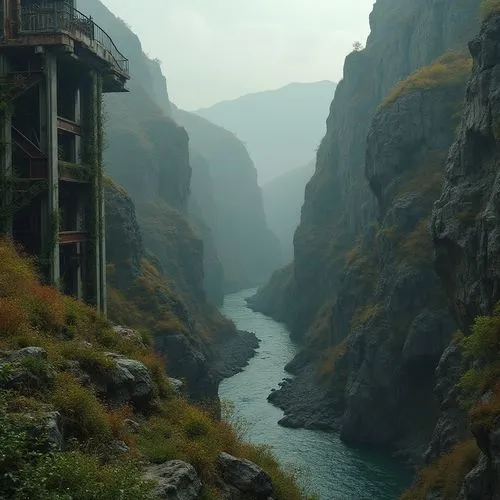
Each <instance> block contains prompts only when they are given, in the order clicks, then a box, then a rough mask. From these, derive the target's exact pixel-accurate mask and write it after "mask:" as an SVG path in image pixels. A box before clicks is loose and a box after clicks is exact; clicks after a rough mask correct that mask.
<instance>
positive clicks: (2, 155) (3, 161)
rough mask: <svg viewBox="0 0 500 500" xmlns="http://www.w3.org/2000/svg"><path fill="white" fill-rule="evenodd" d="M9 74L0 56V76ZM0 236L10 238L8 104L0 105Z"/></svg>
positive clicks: (10, 119) (9, 124)
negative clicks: (0, 190)
mask: <svg viewBox="0 0 500 500" xmlns="http://www.w3.org/2000/svg"><path fill="white" fill-rule="evenodd" d="M8 73H9V67H8V62H7V58H6V57H5V55H0V76H1V77H4V76H6V75H7V74H8ZM0 104H1V105H2V108H3V109H2V111H1V112H0V121H1V123H0V183H1V184H0V185H1V187H2V192H1V193H0V210H1V211H2V215H1V217H0V234H4V235H7V236H12V217H13V215H14V213H13V206H12V203H13V192H12V190H13V186H12V183H11V180H12V110H11V103H10V102H3V103H0Z"/></svg>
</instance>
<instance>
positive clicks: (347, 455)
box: [219, 290, 411, 500]
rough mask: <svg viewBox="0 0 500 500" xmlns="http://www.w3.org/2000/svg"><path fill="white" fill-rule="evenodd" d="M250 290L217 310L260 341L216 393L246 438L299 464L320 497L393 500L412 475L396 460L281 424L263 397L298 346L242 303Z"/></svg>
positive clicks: (332, 435)
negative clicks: (242, 426) (232, 412)
mask: <svg viewBox="0 0 500 500" xmlns="http://www.w3.org/2000/svg"><path fill="white" fill-rule="evenodd" d="M253 293H255V290H245V291H243V292H239V293H236V294H231V295H228V296H226V298H225V302H224V306H223V308H222V312H223V313H224V314H225V315H226V316H228V317H229V318H231V319H232V320H233V321H234V322H235V323H236V325H237V327H238V328H239V329H241V330H247V331H252V332H254V333H255V334H256V335H257V337H258V338H259V339H260V340H261V345H260V348H259V350H258V352H257V355H256V356H255V357H254V358H253V359H252V360H251V361H250V363H249V365H248V366H247V368H246V369H245V370H244V371H243V372H241V373H239V374H238V375H235V376H234V377H231V378H229V379H226V380H224V381H223V382H222V383H221V385H220V390H219V394H220V397H221V398H222V399H223V400H227V401H232V402H233V403H234V406H235V412H236V415H237V417H240V418H242V419H243V420H244V421H246V422H248V424H249V426H248V432H247V438H248V439H249V440H250V441H251V442H253V443H256V444H268V445H271V446H272V448H273V451H274V454H275V455H276V456H277V457H278V458H279V460H280V461H281V462H282V463H284V464H287V465H289V466H291V467H293V468H296V469H299V471H300V475H299V477H300V481H301V483H302V486H303V487H304V488H306V489H307V490H308V491H310V492H314V493H315V494H317V495H319V498H320V499H321V500H396V499H397V498H398V496H399V494H400V493H401V491H402V490H403V489H404V488H405V487H406V486H407V485H408V484H409V482H410V479H411V475H410V472H409V471H408V470H407V469H406V468H404V467H403V466H402V465H401V463H399V462H398V461H396V460H394V459H392V458H391V457H388V456H387V455H384V454H381V453H377V452H374V451H373V450H364V449H353V448H350V447H348V446H346V445H345V444H344V443H343V442H342V441H341V440H340V439H339V436H338V435H337V434H335V433H326V432H321V431H313V430H306V429H287V428H283V427H280V426H279V425H278V423H277V422H278V421H279V420H280V419H281V418H282V416H283V412H282V411H281V410H279V409H278V408H275V407H274V406H272V405H271V404H269V403H268V402H267V396H268V394H269V393H270V392H271V390H272V389H273V388H277V387H278V384H279V382H281V380H283V378H285V377H289V376H290V375H289V374H287V373H286V372H285V370H284V366H285V365H286V364H287V363H288V362H289V361H290V360H291V359H292V358H293V357H294V355H295V353H296V351H297V346H296V345H295V344H294V343H293V342H292V341H291V340H290V337H289V335H288V331H287V329H286V327H285V326H284V325H282V324H280V323H277V322H276V321H274V320H272V319H270V318H268V317H266V316H264V315H262V314H259V313H255V312H253V311H251V310H250V309H248V308H247V307H246V302H245V298H246V297H249V296H251V295H252V294H253Z"/></svg>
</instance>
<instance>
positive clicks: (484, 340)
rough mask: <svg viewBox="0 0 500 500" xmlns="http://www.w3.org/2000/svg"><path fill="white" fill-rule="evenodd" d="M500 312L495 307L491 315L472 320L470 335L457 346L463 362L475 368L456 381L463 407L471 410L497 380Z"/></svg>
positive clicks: (498, 371)
mask: <svg viewBox="0 0 500 500" xmlns="http://www.w3.org/2000/svg"><path fill="white" fill-rule="evenodd" d="M499 313H500V310H499V307H497V308H496V309H495V311H494V314H493V315H492V316H480V317H478V318H476V320H475V321H474V324H473V327H472V331H471V334H470V335H468V336H466V337H464V338H463V339H462V340H461V341H460V343H459V345H460V347H461V349H462V351H463V355H464V357H465V358H466V359H467V360H474V361H475V365H474V366H473V367H472V368H470V369H469V370H468V371H467V372H466V373H465V374H464V375H463V376H462V378H461V379H460V381H459V383H458V388H459V390H460V392H461V401H462V404H463V405H464V406H465V407H469V408H470V407H471V406H472V405H473V404H474V403H475V402H476V401H477V400H478V399H479V398H480V397H481V395H482V394H483V393H484V392H486V391H487V390H489V389H491V388H493V387H494V386H495V385H496V383H497V381H498V380H499V379H500V362H499V361H498V351H499V348H500V314H499Z"/></svg>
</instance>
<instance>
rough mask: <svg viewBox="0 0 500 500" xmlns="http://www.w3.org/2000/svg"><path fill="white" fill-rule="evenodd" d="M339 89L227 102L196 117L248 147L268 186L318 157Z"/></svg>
mask: <svg viewBox="0 0 500 500" xmlns="http://www.w3.org/2000/svg"><path fill="white" fill-rule="evenodd" d="M335 89H336V84H335V83H333V82H330V81H321V82H314V83H291V84H289V85H286V86H285V87H282V88H279V89H276V90H270V91H265V92H257V93H253V94H248V95H245V96H242V97H239V98H237V99H234V100H229V101H223V102H220V103H218V104H215V105H214V106H211V107H209V108H204V109H199V110H197V111H195V112H194V113H195V114H197V115H199V116H201V117H203V118H206V119H207V120H209V121H211V122H212V123H215V124H217V125H219V126H221V127H223V128H225V129H227V130H230V131H231V132H233V133H234V134H235V135H236V136H237V137H238V139H240V140H241V141H242V142H244V143H245V145H246V147H247V149H248V151H249V153H250V156H251V157H252V159H253V161H254V163H255V167H256V169H257V171H258V178H259V184H260V185H264V184H265V183H267V182H269V181H271V180H272V179H274V178H276V177H279V176H280V175H282V174H285V173H286V172H289V171H290V170H293V169H294V168H296V167H298V166H299V165H305V164H307V163H308V162H309V161H310V160H311V158H313V157H314V156H315V153H316V149H317V147H318V145H319V142H320V140H321V138H322V137H323V136H324V135H325V132H326V118H327V116H328V111H329V108H330V104H331V102H332V99H333V96H334V93H335Z"/></svg>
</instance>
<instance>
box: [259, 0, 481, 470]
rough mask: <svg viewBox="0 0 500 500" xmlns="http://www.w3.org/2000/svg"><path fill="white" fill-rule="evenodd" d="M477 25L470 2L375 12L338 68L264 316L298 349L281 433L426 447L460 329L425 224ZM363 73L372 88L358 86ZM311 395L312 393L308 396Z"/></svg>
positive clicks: (381, 7) (395, 6)
mask: <svg viewBox="0 0 500 500" xmlns="http://www.w3.org/2000/svg"><path fill="white" fill-rule="evenodd" d="M443 16H445V17H446V16H450V19H451V20H452V21H451V22H450V23H443V19H444V17H443ZM477 17H478V6H477V2H472V1H469V2H459V3H458V4H457V2H451V1H450V2H443V1H439V2H421V3H411V2H398V3H396V2H390V1H384V2H382V1H379V2H377V3H376V4H375V7H374V11H373V13H372V16H371V25H372V33H371V35H370V37H369V39H368V43H367V48H366V49H365V50H363V51H361V52H359V53H353V54H351V55H350V56H348V58H347V60H346V65H345V75H344V80H343V81H342V82H341V83H340V84H339V86H338V89H337V93H336V96H335V99H334V102H333V104H332V109H331V114H330V118H329V121H328V132H327V135H326V137H325V139H324V140H323V142H322V144H321V147H320V149H319V152H318V158H317V165H316V173H315V175H314V177H313V179H312V180H311V182H310V183H309V185H308V186H307V188H306V200H305V204H304V206H303V209H302V220H301V225H300V227H299V229H298V230H297V232H296V234H295V260H294V263H293V267H292V273H291V277H290V274H289V275H288V276H289V277H288V278H286V271H284V272H283V274H277V275H275V279H274V282H273V283H272V285H273V286H274V287H277V288H279V287H280V282H281V288H284V294H283V295H282V297H284V302H285V303H284V304H283V302H281V303H280V302H279V301H275V302H274V305H275V306H276V307H277V308H278V311H271V312H278V313H279V314H280V316H281V317H282V316H285V319H286V320H287V321H288V322H289V324H290V325H291V327H292V331H293V333H294V335H295V336H297V337H298V338H302V339H303V340H304V348H303V351H302V352H301V354H300V355H299V356H298V357H297V359H296V360H295V361H294V362H293V363H292V364H291V365H290V366H289V369H290V371H292V372H293V373H295V374H296V375H297V377H296V378H295V379H294V380H293V381H292V382H288V383H286V384H285V385H284V387H283V389H282V390H281V391H278V392H276V393H273V395H272V396H271V399H272V400H273V401H274V402H275V403H276V404H278V405H280V406H281V407H283V408H284V409H285V413H286V415H287V416H286V418H285V419H284V421H283V423H284V424H288V425H294V426H295V425H305V426H313V427H314V426H319V427H325V426H326V427H336V428H340V430H341V434H342V436H343V438H344V439H346V440H347V441H350V442H361V443H371V444H377V445H383V446H394V447H396V448H397V449H398V450H401V451H404V452H407V453H409V454H410V455H411V456H412V458H414V459H415V460H417V461H418V460H419V459H420V455H421V454H422V453H423V452H424V450H425V447H426V446H427V443H428V441H429V438H430V437H431V434H432V431H433V429H434V426H435V423H436V421H437V420H438V418H439V405H438V404H437V403H436V401H435V398H434V394H433V390H434V386H435V383H436V376H435V370H436V367H437V365H438V363H439V360H440V357H441V355H442V353H443V351H444V349H445V348H446V347H447V345H448V344H449V342H450V339H451V336H452V334H453V332H454V331H455V330H456V329H457V327H456V324H455V322H454V320H453V319H452V317H451V316H450V315H449V313H448V312H447V303H446V297H445V294H444V291H443V289H442V286H441V282H440V280H439V278H438V276H437V274H436V273H435V271H434V268H433V247H432V238H431V235H430V232H429V222H430V217H431V211H432V205H433V203H434V201H435V199H436V198H437V197H438V196H439V193H440V189H441V184H442V180H443V173H444V165H445V160H446V157H447V153H448V149H449V147H450V146H451V144H452V142H453V140H454V136H455V131H456V127H457V124H458V119H459V118H460V114H461V107H462V103H463V97H464V89H465V81H466V79H467V77H468V75H469V73H470V59H469V57H468V55H466V54H465V53H464V51H465V49H466V41H467V40H468V38H469V37H470V36H471V33H472V32H473V30H474V29H475V26H476V22H477V21H476V19H477ZM445 24H446V26H445ZM389 26H391V29H389ZM444 53H445V54H444ZM443 54H444V55H443ZM372 65H373V66H372ZM369 68H373V70H372V73H370V74H374V75H375V77H374V78H372V79H367V78H366V77H363V75H364V74H365V72H366V71H371V70H370V69H369ZM375 68H377V69H375ZM410 72H413V73H412V74H411V75H410V76H409V77H408V75H409V73H410ZM406 77H407V78H406ZM368 80H369V81H368ZM396 82H399V83H398V84H397V85H395V86H394V84H395V83H396ZM377 105H378V107H377ZM365 145H366V147H365ZM287 283H288V284H287ZM267 291H268V290H266V289H265V290H263V291H261V292H260V294H259V295H258V297H257V298H256V299H255V300H254V301H253V304H254V305H256V306H257V307H259V306H260V303H261V302H262V299H263V298H265V295H264V294H265V293H267ZM307 387H309V388H311V387H317V388H318V389H317V390H316V391H315V392H314V398H312V397H308V394H311V393H312V392H313V391H312V390H304V388H307ZM297 401H299V403H298V402H297Z"/></svg>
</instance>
